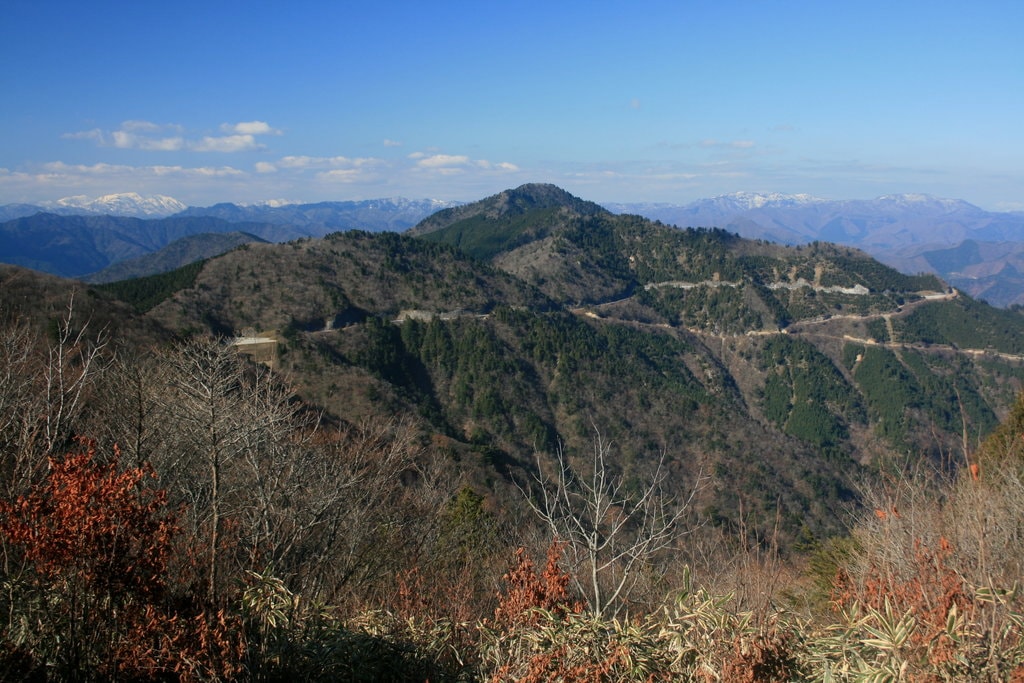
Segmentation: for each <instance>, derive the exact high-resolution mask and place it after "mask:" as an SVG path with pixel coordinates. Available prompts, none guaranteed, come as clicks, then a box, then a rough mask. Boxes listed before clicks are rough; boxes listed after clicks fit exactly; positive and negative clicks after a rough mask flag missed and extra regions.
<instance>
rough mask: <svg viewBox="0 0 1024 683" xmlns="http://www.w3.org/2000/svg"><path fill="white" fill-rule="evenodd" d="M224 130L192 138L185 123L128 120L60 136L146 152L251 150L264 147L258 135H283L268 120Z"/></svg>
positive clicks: (237, 124)
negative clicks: (107, 128) (108, 127)
mask: <svg viewBox="0 0 1024 683" xmlns="http://www.w3.org/2000/svg"><path fill="white" fill-rule="evenodd" d="M221 130H222V131H224V132H225V133H227V134H226V135H207V136H203V137H199V138H191V139H190V136H187V135H186V131H185V129H184V127H183V126H180V125H178V124H173V123H153V122H152V121H137V120H129V121H123V122H121V125H120V126H119V127H118V128H117V130H112V131H104V130H102V129H99V128H94V129H92V130H85V131H78V132H74V133H65V134H64V135H62V136H61V137H63V138H65V139H69V140H93V141H95V142H96V144H98V145H101V146H109V147H116V148H118V149H140V150H143V151H147V152H179V151H182V150H191V151H194V152H225V153H231V152H249V151H252V150H257V149H263V147H264V146H263V145H261V144H259V143H257V141H256V136H257V135H281V131H279V130H277V129H276V128H272V127H271V126H270V125H269V124H268V123H266V122H265V121H242V122H240V123H230V124H229V123H225V124H223V125H222V126H221Z"/></svg>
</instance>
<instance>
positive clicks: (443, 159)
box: [409, 153, 469, 169]
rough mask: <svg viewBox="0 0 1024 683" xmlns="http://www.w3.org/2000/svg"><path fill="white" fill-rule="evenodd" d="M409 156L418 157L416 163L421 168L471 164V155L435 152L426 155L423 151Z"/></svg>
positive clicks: (411, 157)
mask: <svg viewBox="0 0 1024 683" xmlns="http://www.w3.org/2000/svg"><path fill="white" fill-rule="evenodd" d="M417 155H418V156H417ZM409 158H410V159H417V160H418V161H417V162H416V165H417V166H419V167H421V168H434V169H442V168H450V167H453V166H465V165H467V164H469V157H467V156H465V155H463V154H434V155H432V156H426V155H423V154H421V153H416V155H409Z"/></svg>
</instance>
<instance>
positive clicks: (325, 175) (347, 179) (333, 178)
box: [316, 168, 363, 183]
mask: <svg viewBox="0 0 1024 683" xmlns="http://www.w3.org/2000/svg"><path fill="white" fill-rule="evenodd" d="M316 177H317V178H319V179H320V180H324V181H327V182H335V183H354V182H357V181H359V180H361V179H362V177H363V172H362V170H360V169H358V168H336V169H334V170H332V171H324V172H322V173H317V174H316Z"/></svg>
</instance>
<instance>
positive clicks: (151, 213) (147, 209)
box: [42, 192, 188, 218]
mask: <svg viewBox="0 0 1024 683" xmlns="http://www.w3.org/2000/svg"><path fill="white" fill-rule="evenodd" d="M42 207H43V208H44V209H50V210H54V209H55V210H58V211H59V212H60V213H67V212H74V213H86V214H101V215H109V216H133V217H136V218H165V217H167V216H172V215H174V214H176V213H178V212H180V211H184V210H185V209H186V208H188V207H187V206H186V205H185V204H184V203H183V202H180V201H178V200H177V199H175V198H174V197H168V196H167V195H162V194H155V195H151V196H149V197H143V196H142V195H140V194H138V193H137V192H120V193H117V194H107V195H103V196H102V197H96V198H95V199H90V198H89V197H86V196H85V195H78V196H74V197H64V198H63V199H58V200H57V201H55V202H48V203H45V204H42Z"/></svg>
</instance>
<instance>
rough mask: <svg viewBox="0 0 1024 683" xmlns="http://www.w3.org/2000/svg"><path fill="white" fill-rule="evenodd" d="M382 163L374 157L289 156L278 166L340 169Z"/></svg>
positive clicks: (279, 161) (281, 160) (282, 158)
mask: <svg viewBox="0 0 1024 683" xmlns="http://www.w3.org/2000/svg"><path fill="white" fill-rule="evenodd" d="M378 163H381V160H380V159H375V158H373V157H356V158H349V157H344V156H336V157H310V156H287V157H281V159H280V160H278V162H277V165H278V166H280V167H281V168H339V167H353V168H358V167H360V166H368V165H372V164H378Z"/></svg>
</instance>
